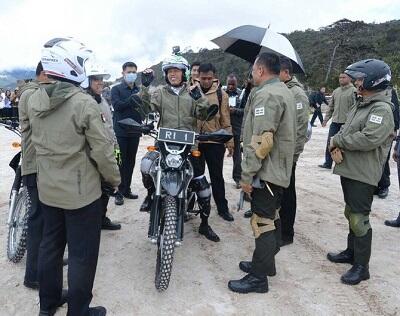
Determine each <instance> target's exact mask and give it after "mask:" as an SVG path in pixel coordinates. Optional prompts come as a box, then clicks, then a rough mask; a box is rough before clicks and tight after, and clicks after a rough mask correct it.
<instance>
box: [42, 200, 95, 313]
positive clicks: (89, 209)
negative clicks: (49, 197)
mask: <svg viewBox="0 0 400 316" xmlns="http://www.w3.org/2000/svg"><path fill="white" fill-rule="evenodd" d="M42 210H43V219H44V230H43V239H42V243H41V244H40V251H39V284H40V290H39V296H40V308H41V309H43V310H50V309H53V308H55V307H56V306H57V305H58V303H59V301H60V299H61V292H62V285H63V254H64V250H65V246H66V244H68V314H67V315H68V316H87V315H88V311H89V304H90V302H91V300H92V288H93V282H94V277H95V274H96V267H97V258H98V255H99V245H100V229H101V217H102V212H101V208H100V201H99V200H96V201H94V202H93V203H91V204H89V205H87V206H85V207H82V208H80V209H77V210H64V209H60V208H56V207H51V206H47V205H44V204H42Z"/></svg>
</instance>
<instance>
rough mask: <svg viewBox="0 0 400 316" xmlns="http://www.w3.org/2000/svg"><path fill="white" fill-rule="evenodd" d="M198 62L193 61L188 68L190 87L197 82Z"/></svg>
mask: <svg viewBox="0 0 400 316" xmlns="http://www.w3.org/2000/svg"><path fill="white" fill-rule="evenodd" d="M200 64H201V63H200V62H199V61H194V62H193V63H192V65H191V66H190V78H189V84H190V85H191V86H192V85H194V84H195V81H198V80H199V67H200Z"/></svg>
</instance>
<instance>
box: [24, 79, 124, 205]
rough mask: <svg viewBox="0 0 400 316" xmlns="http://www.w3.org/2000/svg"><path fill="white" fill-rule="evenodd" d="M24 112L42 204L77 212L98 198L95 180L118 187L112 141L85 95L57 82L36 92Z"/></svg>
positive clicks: (93, 106)
mask: <svg viewBox="0 0 400 316" xmlns="http://www.w3.org/2000/svg"><path fill="white" fill-rule="evenodd" d="M28 111H29V112H28V116H29V121H30V123H31V128H32V142H33V144H34V146H35V149H36V162H37V171H38V172H37V176H38V191H39V198H40V201H41V202H42V203H44V204H46V205H49V206H53V207H58V208H62V209H70V210H75V209H79V208H82V207H84V206H86V205H88V204H90V203H92V202H93V201H95V200H97V199H98V198H99V197H100V195H101V188H100V178H101V177H102V178H103V179H104V180H105V181H106V182H109V183H110V184H111V185H112V186H114V187H116V186H117V185H118V184H119V183H120V175H119V171H118V166H117V162H116V160H115V158H114V154H113V149H114V147H113V140H112V139H111V138H110V137H109V136H108V135H107V132H106V129H105V127H104V122H103V120H102V118H101V114H100V110H99V106H98V104H97V103H96V102H95V100H93V98H92V97H91V96H90V95H88V94H87V93H85V92H83V91H82V90H81V89H80V88H78V87H76V86H74V85H73V84H70V83H65V82H61V81H58V82H55V83H52V84H49V85H46V87H45V88H41V89H38V90H36V92H34V93H33V94H32V96H31V97H30V98H29V101H28Z"/></svg>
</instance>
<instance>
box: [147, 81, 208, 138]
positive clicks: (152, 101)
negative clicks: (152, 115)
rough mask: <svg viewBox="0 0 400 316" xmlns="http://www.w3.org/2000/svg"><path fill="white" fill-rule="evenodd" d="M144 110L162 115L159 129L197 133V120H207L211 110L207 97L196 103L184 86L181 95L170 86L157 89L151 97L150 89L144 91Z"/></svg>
mask: <svg viewBox="0 0 400 316" xmlns="http://www.w3.org/2000/svg"><path fill="white" fill-rule="evenodd" d="M142 100H143V110H144V112H145V113H146V114H148V113H149V112H158V113H159V114H160V122H159V127H165V128H174V129H181V130H189V131H197V119H199V120H205V119H206V118H207V110H208V108H209V104H208V100H207V98H206V97H205V96H203V97H201V98H200V99H198V100H197V101H195V100H194V99H193V98H192V97H191V96H190V95H189V91H188V87H187V85H186V84H184V86H183V88H182V89H181V90H180V92H179V95H177V94H175V92H173V91H172V89H171V87H170V86H169V85H165V86H162V87H160V88H157V89H156V90H155V91H154V92H153V93H152V94H151V95H150V93H149V89H148V88H144V89H143V90H142Z"/></svg>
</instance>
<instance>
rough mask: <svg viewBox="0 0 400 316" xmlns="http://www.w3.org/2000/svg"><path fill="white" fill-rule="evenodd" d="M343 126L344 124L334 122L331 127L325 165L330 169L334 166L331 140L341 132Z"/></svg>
mask: <svg viewBox="0 0 400 316" xmlns="http://www.w3.org/2000/svg"><path fill="white" fill-rule="evenodd" d="M342 126H343V123H334V122H332V123H331V126H329V133H328V140H327V141H326V148H325V165H327V166H328V167H332V164H333V160H332V157H331V153H330V151H329V144H330V141H331V138H332V137H333V136H335V135H336V134H337V133H338V132H339V131H340V128H341V127H342Z"/></svg>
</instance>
